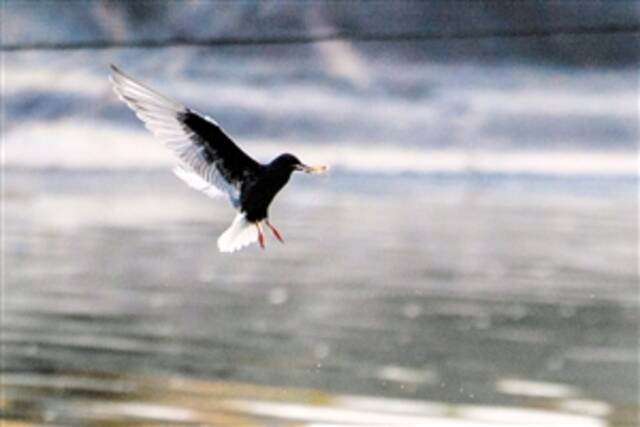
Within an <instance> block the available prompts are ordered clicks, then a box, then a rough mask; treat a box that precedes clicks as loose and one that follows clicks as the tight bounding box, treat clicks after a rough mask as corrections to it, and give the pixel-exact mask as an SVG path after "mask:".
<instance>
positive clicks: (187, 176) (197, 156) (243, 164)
mask: <svg viewBox="0 0 640 427" xmlns="http://www.w3.org/2000/svg"><path fill="white" fill-rule="evenodd" d="M111 70H112V73H111V76H110V80H111V82H112V83H113V88H114V91H115V92H116V94H117V95H118V96H119V97H120V99H121V100H122V101H124V102H125V103H126V104H127V105H128V106H129V108H131V109H132V110H133V111H134V112H135V113H136V115H137V116H138V118H140V120H142V121H143V122H144V124H145V126H146V128H147V129H149V130H150V131H151V132H152V133H153V134H154V135H156V136H157V137H159V138H160V139H162V141H163V142H164V145H165V146H166V147H167V148H169V149H170V150H171V151H172V152H173V153H174V154H175V155H176V157H177V158H178V163H177V165H176V166H175V168H174V173H175V174H176V176H177V177H178V178H180V179H182V180H183V181H184V182H186V183H187V185H189V186H190V187H192V188H194V189H196V190H199V191H201V192H203V193H204V194H206V195H208V196H211V197H215V196H218V195H220V194H223V195H224V194H226V195H227V196H228V198H229V200H230V202H231V204H232V205H233V207H234V208H235V209H236V210H237V211H238V213H237V214H236V216H235V218H234V220H233V222H232V223H231V226H230V227H229V228H228V229H227V230H226V231H225V232H224V233H222V235H221V236H220V237H219V238H218V248H219V249H220V251H221V252H234V251H236V250H239V249H242V248H243V247H245V246H248V245H250V244H252V243H254V242H256V241H257V242H258V243H259V245H260V247H261V248H263V249H264V247H265V237H264V233H263V224H264V225H265V226H266V227H267V228H269V229H270V230H271V232H272V233H273V235H274V236H275V238H276V239H278V240H279V241H280V242H282V243H284V240H283V238H282V234H281V233H280V232H279V231H278V229H277V228H276V227H274V226H273V224H271V223H270V222H269V205H270V204H271V202H272V201H273V198H274V197H275V195H276V194H277V193H278V192H279V191H280V190H281V189H282V188H283V187H284V186H285V184H286V183H287V182H288V181H289V178H290V177H291V174H292V173H293V172H294V171H301V172H306V173H322V172H324V171H326V170H327V166H307V165H305V164H304V163H302V162H301V161H300V160H298V158H297V157H296V156H294V155H293V154H288V153H286V154H281V155H280V156H278V157H276V158H275V159H274V160H272V161H271V162H270V163H267V164H261V163H259V162H257V161H256V160H254V159H253V158H251V157H250V156H249V155H247V154H246V153H245V152H244V151H242V149H240V147H238V146H237V145H236V144H235V143H234V142H233V141H232V140H231V138H229V137H228V136H227V135H226V134H225V132H224V131H223V130H222V128H221V127H220V125H219V124H218V123H217V122H216V121H215V120H214V119H212V118H210V117H207V116H205V115H203V114H200V113H198V112H196V111H195V110H192V109H191V108H188V107H186V106H184V105H182V104H181V103H179V102H176V101H174V100H172V99H170V98H168V97H166V96H164V95H162V94H160V93H158V92H157V91H155V90H153V89H151V88H150V87H148V86H146V85H144V84H142V83H140V82H138V81H136V80H134V79H133V78H131V77H129V76H127V75H126V74H124V73H123V72H122V71H121V70H120V69H118V67H116V66H115V65H111Z"/></svg>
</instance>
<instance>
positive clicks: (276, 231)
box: [265, 219, 284, 243]
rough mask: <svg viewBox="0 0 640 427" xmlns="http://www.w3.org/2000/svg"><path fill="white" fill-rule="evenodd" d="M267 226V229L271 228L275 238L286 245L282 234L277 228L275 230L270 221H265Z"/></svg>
mask: <svg viewBox="0 0 640 427" xmlns="http://www.w3.org/2000/svg"><path fill="white" fill-rule="evenodd" d="M265 224H267V227H269V230H271V232H272V233H273V235H274V236H275V238H276V239H278V240H279V241H280V243H284V239H283V238H282V236H281V235H280V232H279V231H278V229H277V228H275V227H274V226H273V225H271V223H270V222H269V220H268V219H267V220H265Z"/></svg>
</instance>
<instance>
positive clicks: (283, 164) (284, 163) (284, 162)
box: [270, 153, 329, 173]
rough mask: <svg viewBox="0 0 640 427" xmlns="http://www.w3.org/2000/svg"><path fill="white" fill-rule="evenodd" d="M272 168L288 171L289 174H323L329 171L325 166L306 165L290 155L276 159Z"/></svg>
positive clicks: (272, 163) (282, 155)
mask: <svg viewBox="0 0 640 427" xmlns="http://www.w3.org/2000/svg"><path fill="white" fill-rule="evenodd" d="M270 166H271V167H273V168H276V169H279V170H283V171H287V172H289V173H290V172H294V171H300V172H306V173H323V172H326V171H327V170H328V169H329V167H328V166H325V165H321V166H308V165H305V164H304V163H302V162H301V161H300V160H298V158H297V157H296V156H294V155H293V154H289V153H286V154H281V155H280V156H278V157H276V159H275V160H273V161H272V162H271V164H270Z"/></svg>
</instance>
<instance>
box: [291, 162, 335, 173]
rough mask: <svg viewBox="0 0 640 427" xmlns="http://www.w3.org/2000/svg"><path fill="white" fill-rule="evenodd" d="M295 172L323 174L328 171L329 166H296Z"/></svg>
mask: <svg viewBox="0 0 640 427" xmlns="http://www.w3.org/2000/svg"><path fill="white" fill-rule="evenodd" d="M296 170H299V171H302V172H305V173H324V172H326V171H328V170H329V166H327V165H319V166H307V165H302V164H300V165H297V166H296Z"/></svg>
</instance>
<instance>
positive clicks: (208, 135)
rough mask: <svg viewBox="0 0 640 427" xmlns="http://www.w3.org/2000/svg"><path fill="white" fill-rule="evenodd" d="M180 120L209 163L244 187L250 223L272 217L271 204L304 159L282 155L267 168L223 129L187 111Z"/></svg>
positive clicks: (244, 209)
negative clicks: (194, 136) (270, 212)
mask: <svg viewBox="0 0 640 427" xmlns="http://www.w3.org/2000/svg"><path fill="white" fill-rule="evenodd" d="M177 119H178V120H179V121H180V122H181V123H183V125H184V127H185V131H190V132H193V133H194V134H195V135H197V138H195V139H194V140H195V141H196V143H197V144H199V145H201V146H202V151H203V153H202V155H203V157H204V158H205V159H206V160H207V162H208V163H210V164H213V163H216V166H217V169H218V171H219V172H220V174H221V175H222V176H223V177H224V178H225V179H226V180H227V181H229V182H231V183H234V184H235V185H237V186H238V187H239V188H240V206H239V207H240V210H241V211H242V212H244V213H245V214H246V217H247V221H250V222H258V221H262V220H263V219H265V218H267V217H268V216H269V212H268V211H269V205H270V204H271V202H272V201H273V198H274V197H275V196H276V194H278V192H279V191H280V190H281V189H282V187H284V186H285V185H286V184H287V182H288V181H289V178H290V177H291V174H292V173H293V171H294V170H295V169H296V167H297V166H299V165H302V163H301V162H300V160H298V158H297V157H296V156H294V155H292V154H288V153H287V154H282V155H280V156H278V157H277V158H275V159H274V160H273V161H272V162H271V163H269V164H266V165H263V164H260V163H258V162H256V161H255V160H253V159H252V158H251V157H249V156H248V155H246V154H245V153H244V152H243V151H242V150H241V149H240V148H238V146H237V145H235V144H234V143H233V141H231V139H229V137H227V135H225V133H224V132H222V131H221V130H220V127H219V126H216V125H215V124H213V123H211V122H210V121H208V120H206V119H204V118H203V117H202V116H200V115H199V114H197V113H194V112H192V111H191V110H187V111H186V112H184V113H179V115H178V117H177Z"/></svg>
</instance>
